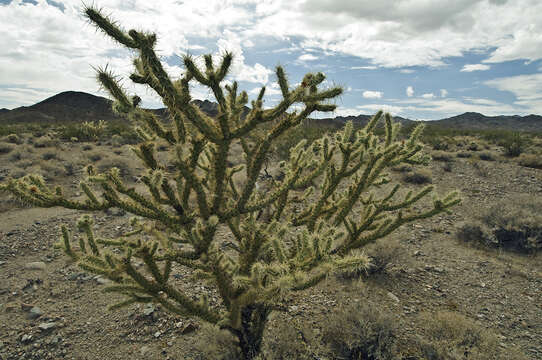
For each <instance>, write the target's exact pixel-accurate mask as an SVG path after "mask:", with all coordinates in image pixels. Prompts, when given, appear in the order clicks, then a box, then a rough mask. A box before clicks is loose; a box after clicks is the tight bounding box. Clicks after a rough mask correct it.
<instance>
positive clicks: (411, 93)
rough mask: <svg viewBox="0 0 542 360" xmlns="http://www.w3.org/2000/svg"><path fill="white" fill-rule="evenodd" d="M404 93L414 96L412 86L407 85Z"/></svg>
mask: <svg viewBox="0 0 542 360" xmlns="http://www.w3.org/2000/svg"><path fill="white" fill-rule="evenodd" d="M406 95H407V96H408V97H412V96H414V88H413V87H412V86H407V88H406Z"/></svg>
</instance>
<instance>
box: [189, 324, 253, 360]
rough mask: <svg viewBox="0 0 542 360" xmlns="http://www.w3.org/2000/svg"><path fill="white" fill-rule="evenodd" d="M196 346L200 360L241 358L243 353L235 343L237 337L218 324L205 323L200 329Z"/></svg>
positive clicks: (233, 359) (235, 359) (237, 359)
mask: <svg viewBox="0 0 542 360" xmlns="http://www.w3.org/2000/svg"><path fill="white" fill-rule="evenodd" d="M197 335H198V336H197V338H196V340H195V342H194V348H195V350H196V351H197V352H198V353H199V355H198V356H197V357H196V358H197V359H198V360H207V359H216V360H239V359H241V358H242V354H241V352H240V351H239V348H238V347H237V346H236V345H235V341H236V339H235V337H233V335H232V334H231V333H229V332H228V331H226V330H221V329H219V328H218V327H217V326H214V325H210V324H204V325H203V326H202V327H201V329H199V330H198V334H197Z"/></svg>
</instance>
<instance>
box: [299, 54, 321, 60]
mask: <svg viewBox="0 0 542 360" xmlns="http://www.w3.org/2000/svg"><path fill="white" fill-rule="evenodd" d="M297 60H299V61H314V60H318V56H314V55H312V54H303V55H301V56H300V57H298V58H297Z"/></svg>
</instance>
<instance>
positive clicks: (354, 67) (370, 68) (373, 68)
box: [350, 65, 378, 70]
mask: <svg viewBox="0 0 542 360" xmlns="http://www.w3.org/2000/svg"><path fill="white" fill-rule="evenodd" d="M376 69H378V66H374V65H368V66H352V67H350V70H376Z"/></svg>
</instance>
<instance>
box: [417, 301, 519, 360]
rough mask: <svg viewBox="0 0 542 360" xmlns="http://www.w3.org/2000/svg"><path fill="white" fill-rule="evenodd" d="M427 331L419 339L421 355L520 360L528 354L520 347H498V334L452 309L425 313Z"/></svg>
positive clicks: (448, 358)
mask: <svg viewBox="0 0 542 360" xmlns="http://www.w3.org/2000/svg"><path fill="white" fill-rule="evenodd" d="M420 318H421V319H420V320H421V322H422V323H423V329H424V334H423V338H422V339H418V340H417V341H416V342H417V347H418V348H419V355H421V358H423V359H431V360H464V359H472V360H493V359H510V360H519V359H525V360H526V357H525V356H524V355H523V354H522V353H521V352H520V351H518V349H513V350H507V349H503V348H501V347H500V346H499V341H498V338H497V336H496V335H495V333H494V332H493V331H492V330H490V329H486V328H483V327H481V326H479V325H477V324H476V323H475V322H474V321H472V320H471V319H469V318H467V317H465V316H463V315H461V314H459V313H456V312H450V311H439V312H437V313H435V314H428V313H425V314H422V315H421V316H420Z"/></svg>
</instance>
